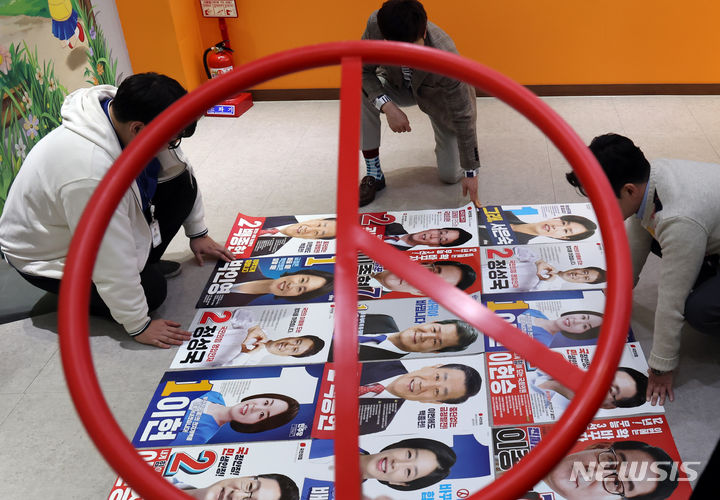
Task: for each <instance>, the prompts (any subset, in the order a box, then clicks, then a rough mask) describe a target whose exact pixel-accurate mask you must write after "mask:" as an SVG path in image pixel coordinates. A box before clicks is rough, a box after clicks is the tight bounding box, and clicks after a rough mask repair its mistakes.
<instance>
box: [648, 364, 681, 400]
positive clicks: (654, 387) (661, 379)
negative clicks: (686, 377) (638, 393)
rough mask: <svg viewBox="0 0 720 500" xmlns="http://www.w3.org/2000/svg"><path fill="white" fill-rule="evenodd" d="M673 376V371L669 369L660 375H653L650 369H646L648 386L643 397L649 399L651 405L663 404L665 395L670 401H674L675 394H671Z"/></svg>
mask: <svg viewBox="0 0 720 500" xmlns="http://www.w3.org/2000/svg"><path fill="white" fill-rule="evenodd" d="M674 377H675V372H674V371H669V372H667V373H664V374H662V375H655V374H654V373H653V372H652V370H648V386H647V393H646V395H645V399H646V400H647V401H650V404H651V405H652V406H655V404H657V403H659V404H661V405H664V404H665V396H667V397H668V398H669V399H670V401H675V394H673V378H674Z"/></svg>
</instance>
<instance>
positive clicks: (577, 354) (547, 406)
mask: <svg viewBox="0 0 720 500" xmlns="http://www.w3.org/2000/svg"><path fill="white" fill-rule="evenodd" d="M596 349H597V347H596V346H585V347H563V348H558V349H553V351H555V352H558V353H560V354H561V355H562V356H563V357H564V358H565V359H566V360H567V361H568V362H570V363H572V364H573V365H575V366H578V367H580V368H582V369H583V370H588V369H589V368H590V363H591V361H592V359H593V356H594V355H595V351H596ZM485 361H486V369H487V371H486V380H487V383H488V388H489V390H490V408H491V412H492V425H493V426H501V425H519V424H527V423H547V422H554V421H556V420H558V419H559V418H560V417H561V416H562V414H563V413H564V412H565V409H566V408H567V407H568V405H569V404H570V401H571V400H572V399H573V397H574V396H575V393H574V392H573V391H572V390H570V389H568V388H567V387H565V386H563V385H562V384H560V383H559V382H558V381H556V380H554V379H553V378H552V377H550V376H549V375H547V374H545V373H544V372H542V371H541V370H540V369H538V368H535V367H534V366H532V365H531V364H530V363H528V362H526V361H523V360H522V359H519V358H518V356H517V355H516V354H515V353H510V352H492V353H488V354H487V356H486V360H485ZM647 370H648V366H647V362H646V361H645V356H644V355H643V352H642V349H641V348H640V344H638V343H635V342H633V343H629V344H625V348H624V350H623V353H622V357H621V359H620V364H619V366H618V369H617V371H616V373H615V376H614V377H613V380H612V382H611V385H610V387H609V388H608V392H607V396H606V397H605V399H604V400H603V402H602V404H601V406H600V408H599V409H598V411H597V413H596V414H595V417H594V418H596V419H600V418H612V417H620V416H628V415H637V414H643V413H664V411H665V410H664V408H663V407H662V406H652V405H650V403H649V402H647V401H646V400H645V391H646V389H647V383H648V376H647Z"/></svg>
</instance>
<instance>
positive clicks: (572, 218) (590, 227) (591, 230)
mask: <svg viewBox="0 0 720 500" xmlns="http://www.w3.org/2000/svg"><path fill="white" fill-rule="evenodd" d="M558 219H560V220H562V221H565V222H568V223H570V222H577V223H578V224H580V225H581V226H583V227H584V228H585V229H586V231H585V232H584V233H579V234H571V235H570V236H565V237H563V238H560V239H561V240H565V241H580V240H584V239H586V238H589V237H590V236H592V235H593V234H595V230H596V229H597V224H595V223H594V222H593V221H591V220H590V219H588V218H587V217H583V216H582V215H572V214H570V215H561V216H560V217H558Z"/></svg>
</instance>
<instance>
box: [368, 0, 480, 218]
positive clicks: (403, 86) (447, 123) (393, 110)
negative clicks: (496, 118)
mask: <svg viewBox="0 0 720 500" xmlns="http://www.w3.org/2000/svg"><path fill="white" fill-rule="evenodd" d="M362 38H363V40H392V41H398V42H409V43H416V44H418V45H425V46H427V47H434V48H436V49H440V50H445V51H447V52H452V53H454V54H457V49H456V48H455V44H454V43H453V41H452V39H451V38H450V37H449V36H448V35H447V34H446V33H445V32H444V31H443V30H441V29H440V28H438V27H437V26H436V25H434V24H433V23H431V22H428V20H427V14H426V13H425V9H424V8H423V6H422V4H421V3H420V2H418V1H417V0H388V1H386V2H385V3H384V4H383V5H382V7H381V8H380V10H378V11H375V12H373V13H372V14H371V15H370V18H369V19H368V22H367V27H366V28H365V33H363V36H362ZM362 87H363V94H364V96H363V97H364V99H363V109H362V145H361V148H362V154H363V157H364V158H365V165H366V169H367V175H366V176H365V177H364V178H363V179H362V182H361V183H360V206H364V205H367V204H368V203H370V202H371V201H373V200H374V199H375V194H376V193H377V192H378V191H380V190H382V189H383V188H385V176H384V175H383V172H382V169H381V168H380V114H381V113H383V114H385V117H386V118H387V122H388V126H389V127H390V130H392V131H393V132H397V133H402V132H410V130H411V129H410V122H409V120H408V117H407V115H406V114H405V113H404V112H403V111H402V110H401V109H400V107H402V106H412V105H415V104H417V105H418V106H419V107H420V109H421V110H422V111H423V112H424V113H425V114H427V115H428V116H429V117H430V122H431V124H432V127H433V131H434V133H435V157H436V160H437V166H438V176H439V177H440V180H442V181H443V182H446V183H448V184H454V183H456V182H458V181H459V180H461V179H462V188H463V195H468V194H469V196H470V199H471V200H472V201H473V202H474V203H475V204H476V205H479V201H478V194H477V191H478V186H477V184H478V183H477V169H478V168H479V167H480V159H479V156H478V146H477V136H476V133H475V122H476V119H477V110H476V106H477V102H476V100H475V89H474V88H473V87H472V86H470V85H468V84H466V83H463V82H460V81H458V80H453V79H451V78H448V77H445V76H441V75H436V74H433V73H427V72H425V71H421V70H418V69H414V68H408V67H405V66H403V67H398V66H377V65H373V64H368V65H364V66H363V79H362Z"/></svg>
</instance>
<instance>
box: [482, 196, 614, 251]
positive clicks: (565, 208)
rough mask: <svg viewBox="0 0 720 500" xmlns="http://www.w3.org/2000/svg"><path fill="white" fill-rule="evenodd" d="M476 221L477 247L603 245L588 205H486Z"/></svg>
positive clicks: (598, 227) (593, 213) (590, 206)
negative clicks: (571, 243) (555, 244)
mask: <svg viewBox="0 0 720 500" xmlns="http://www.w3.org/2000/svg"><path fill="white" fill-rule="evenodd" d="M477 218H478V237H479V241H480V243H479V244H480V246H498V245H534V244H538V243H562V242H567V241H582V242H587V243H596V242H598V243H599V242H601V241H602V238H601V236H600V226H599V225H598V221H597V217H596V215H595V211H594V210H593V208H592V205H591V204H590V203H557V204H549V205H489V206H486V207H481V208H479V209H478V211H477Z"/></svg>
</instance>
